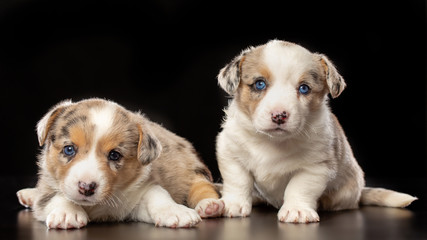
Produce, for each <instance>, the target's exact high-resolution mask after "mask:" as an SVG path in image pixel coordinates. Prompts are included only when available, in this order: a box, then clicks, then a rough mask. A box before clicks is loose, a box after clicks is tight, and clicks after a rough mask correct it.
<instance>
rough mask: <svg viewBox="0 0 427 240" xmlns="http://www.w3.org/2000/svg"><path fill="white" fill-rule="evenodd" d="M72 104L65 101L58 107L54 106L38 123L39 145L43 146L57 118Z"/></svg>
mask: <svg viewBox="0 0 427 240" xmlns="http://www.w3.org/2000/svg"><path fill="white" fill-rule="evenodd" d="M71 104H72V102H71V100H65V101H62V102H60V103H58V104H57V105H55V106H53V107H52V108H51V109H50V110H49V111H48V112H47V113H46V115H44V117H43V118H42V119H40V121H39V122H38V123H37V127H36V128H37V137H38V140H39V145H40V146H43V145H44V143H45V141H46V138H47V135H48V133H49V131H50V128H51V127H52V125H53V123H54V122H55V120H56V118H57V117H58V116H59V114H60V113H61V112H63V111H64V110H65V108H66V107H68V106H70V105H71Z"/></svg>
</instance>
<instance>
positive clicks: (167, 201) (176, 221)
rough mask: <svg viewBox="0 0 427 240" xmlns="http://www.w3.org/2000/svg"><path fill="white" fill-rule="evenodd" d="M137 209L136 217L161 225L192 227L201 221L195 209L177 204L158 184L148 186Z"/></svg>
mask: <svg viewBox="0 0 427 240" xmlns="http://www.w3.org/2000/svg"><path fill="white" fill-rule="evenodd" d="M148 187H149V189H148V190H147V192H146V193H145V194H144V195H143V197H142V202H141V204H140V206H139V208H138V209H137V212H136V214H137V216H136V218H137V219H138V220H140V221H144V222H147V223H154V224H155V225H156V226H162V227H170V228H177V227H192V226H194V225H196V224H197V223H199V222H200V221H201V218H200V216H199V215H198V214H197V212H196V211H194V210H193V209H190V208H188V207H186V206H184V205H180V204H177V203H176V202H175V201H174V200H173V199H172V197H171V196H170V194H169V193H168V192H167V191H166V190H165V189H164V188H162V187H161V186H159V185H151V186H148Z"/></svg>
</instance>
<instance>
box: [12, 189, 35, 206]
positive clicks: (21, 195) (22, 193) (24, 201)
mask: <svg viewBox="0 0 427 240" xmlns="http://www.w3.org/2000/svg"><path fill="white" fill-rule="evenodd" d="M36 195H37V189H36V188H25V189H21V190H19V191H18V192H17V193H16V196H17V197H18V201H19V203H20V204H21V205H22V206H24V207H26V208H31V207H33V203H34V200H35V199H36Z"/></svg>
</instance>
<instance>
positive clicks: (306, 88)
mask: <svg viewBox="0 0 427 240" xmlns="http://www.w3.org/2000/svg"><path fill="white" fill-rule="evenodd" d="M298 91H299V92H300V93H301V94H303V95H306V94H308V93H309V92H310V87H309V86H307V84H301V85H300V86H299V89H298Z"/></svg>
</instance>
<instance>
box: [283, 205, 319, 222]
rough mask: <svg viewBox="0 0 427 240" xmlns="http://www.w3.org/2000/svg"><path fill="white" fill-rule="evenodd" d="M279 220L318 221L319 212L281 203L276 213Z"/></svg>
mask: <svg viewBox="0 0 427 240" xmlns="http://www.w3.org/2000/svg"><path fill="white" fill-rule="evenodd" d="M277 217H278V218H279V221H281V222H286V223H312V222H319V221H320V218H319V214H317V212H316V211H315V210H314V209H311V208H308V207H306V208H299V207H287V206H285V205H283V206H282V207H281V208H280V210H279V213H278V214H277Z"/></svg>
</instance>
